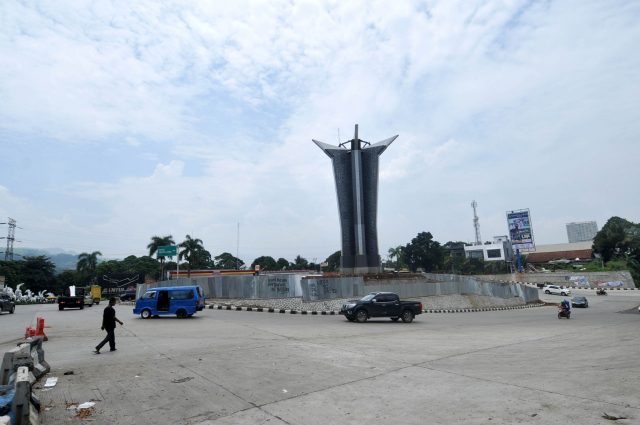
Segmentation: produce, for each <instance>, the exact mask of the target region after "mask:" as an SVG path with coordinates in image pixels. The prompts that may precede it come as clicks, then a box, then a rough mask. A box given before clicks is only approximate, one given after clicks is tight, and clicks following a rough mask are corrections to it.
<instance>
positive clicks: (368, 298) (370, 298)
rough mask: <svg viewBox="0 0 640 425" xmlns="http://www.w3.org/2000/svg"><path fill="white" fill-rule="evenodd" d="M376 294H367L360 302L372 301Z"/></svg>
mask: <svg viewBox="0 0 640 425" xmlns="http://www.w3.org/2000/svg"><path fill="white" fill-rule="evenodd" d="M375 296H376V294H367V295H365V296H364V297H362V298H360V301H371V300H372V299H374V298H375Z"/></svg>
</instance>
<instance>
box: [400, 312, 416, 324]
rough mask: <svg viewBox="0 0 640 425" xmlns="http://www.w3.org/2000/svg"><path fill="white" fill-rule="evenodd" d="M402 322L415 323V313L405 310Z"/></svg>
mask: <svg viewBox="0 0 640 425" xmlns="http://www.w3.org/2000/svg"><path fill="white" fill-rule="evenodd" d="M402 321H403V322H404V323H411V322H413V312H412V311H411V310H405V311H403V312H402Z"/></svg>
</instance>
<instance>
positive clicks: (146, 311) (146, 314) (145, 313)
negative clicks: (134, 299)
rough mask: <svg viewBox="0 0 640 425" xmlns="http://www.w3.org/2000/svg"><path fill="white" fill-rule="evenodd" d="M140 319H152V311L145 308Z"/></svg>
mask: <svg viewBox="0 0 640 425" xmlns="http://www.w3.org/2000/svg"><path fill="white" fill-rule="evenodd" d="M140 317H142V318H143V319H148V318H149V317H151V310H149V309H148V308H145V309H144V310H142V311H141V312H140Z"/></svg>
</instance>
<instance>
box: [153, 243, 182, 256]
mask: <svg viewBox="0 0 640 425" xmlns="http://www.w3.org/2000/svg"><path fill="white" fill-rule="evenodd" d="M177 253H178V247H177V246H175V245H167V246H159V247H158V251H157V255H158V257H174V256H175V255H176V254H177Z"/></svg>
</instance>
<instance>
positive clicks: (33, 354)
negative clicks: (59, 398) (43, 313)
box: [0, 321, 51, 425]
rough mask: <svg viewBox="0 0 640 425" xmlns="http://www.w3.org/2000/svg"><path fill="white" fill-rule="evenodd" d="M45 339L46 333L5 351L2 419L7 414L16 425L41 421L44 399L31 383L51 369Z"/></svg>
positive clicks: (0, 387) (0, 383) (0, 370)
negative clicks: (45, 355)
mask: <svg viewBox="0 0 640 425" xmlns="http://www.w3.org/2000/svg"><path fill="white" fill-rule="evenodd" d="M43 325H44V321H43ZM42 342H43V337H33V338H31V339H30V340H28V341H27V342H25V343H23V344H20V345H19V346H18V347H16V348H14V349H12V350H10V351H8V352H6V353H4V356H3V358H2V365H1V366H0V423H2V422H1V421H2V420H4V418H5V417H8V418H9V422H10V423H11V424H12V425H27V424H38V423H39V417H38V415H39V411H40V401H39V400H38V398H37V397H36V396H35V395H34V394H33V393H32V392H31V387H32V385H33V384H34V383H35V382H36V381H37V380H39V379H40V378H41V377H43V376H44V375H45V374H46V373H48V372H49V371H50V370H51V368H50V366H49V364H48V363H47V362H46V361H45V359H44V350H43V349H42Z"/></svg>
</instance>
